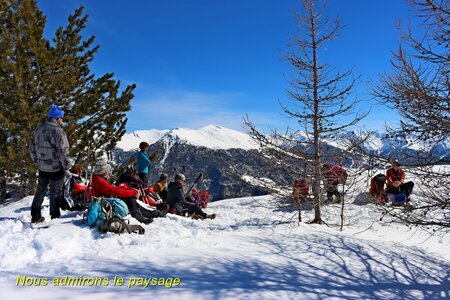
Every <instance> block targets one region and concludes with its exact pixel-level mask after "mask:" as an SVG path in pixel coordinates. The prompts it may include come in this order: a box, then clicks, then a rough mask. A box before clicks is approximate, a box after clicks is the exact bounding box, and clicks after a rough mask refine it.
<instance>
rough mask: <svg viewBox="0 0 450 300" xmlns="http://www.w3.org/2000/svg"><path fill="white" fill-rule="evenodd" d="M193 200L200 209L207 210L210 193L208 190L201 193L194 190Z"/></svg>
mask: <svg viewBox="0 0 450 300" xmlns="http://www.w3.org/2000/svg"><path fill="white" fill-rule="evenodd" d="M191 194H192V199H193V200H194V203H195V204H196V205H197V206H198V207H200V208H206V207H207V206H208V202H209V193H208V192H207V191H206V190H203V191H201V192H199V191H198V190H196V189H192V193H191Z"/></svg>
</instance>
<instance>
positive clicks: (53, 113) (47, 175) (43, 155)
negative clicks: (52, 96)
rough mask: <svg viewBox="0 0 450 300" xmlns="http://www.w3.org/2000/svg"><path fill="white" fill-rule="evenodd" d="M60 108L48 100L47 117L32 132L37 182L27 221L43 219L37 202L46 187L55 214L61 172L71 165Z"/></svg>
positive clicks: (58, 215)
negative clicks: (49, 103) (37, 173)
mask: <svg viewBox="0 0 450 300" xmlns="http://www.w3.org/2000/svg"><path fill="white" fill-rule="evenodd" d="M63 117H64V112H63V111H62V110H61V108H59V106H58V105H55V104H52V106H51V107H50V111H49V112H48V115H47V119H46V120H45V122H44V123H42V124H40V125H39V126H38V127H36V129H35V130H34V132H33V136H32V138H31V142H30V145H29V151H30V155H31V159H32V160H33V162H34V163H35V164H36V166H37V167H38V169H39V176H38V186H37V190H36V193H35V195H34V198H33V203H32V204H31V223H40V222H43V221H44V220H45V218H44V217H42V215H41V206H42V202H43V201H44V196H45V193H46V191H47V187H49V189H50V216H51V218H52V219H55V218H59V217H60V216H61V212H60V210H59V197H61V195H62V190H63V184H64V173H65V172H66V171H67V170H69V169H70V167H71V166H72V160H71V159H70V158H69V142H68V140H67V136H66V133H65V132H64V130H63V128H62V127H61V124H62V122H63Z"/></svg>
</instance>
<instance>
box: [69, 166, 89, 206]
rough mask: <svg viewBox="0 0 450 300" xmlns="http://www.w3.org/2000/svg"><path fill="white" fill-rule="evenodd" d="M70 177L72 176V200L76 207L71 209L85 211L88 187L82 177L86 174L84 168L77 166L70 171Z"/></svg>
mask: <svg viewBox="0 0 450 300" xmlns="http://www.w3.org/2000/svg"><path fill="white" fill-rule="evenodd" d="M69 172H70V175H71V176H72V198H73V202H74V203H75V206H74V207H72V208H71V210H84V209H85V208H86V206H85V204H86V203H85V201H84V200H85V193H86V189H87V186H86V184H85V182H84V180H83V178H82V177H81V175H82V174H83V172H84V168H83V166H81V165H79V164H75V165H73V166H72V168H70V170H69Z"/></svg>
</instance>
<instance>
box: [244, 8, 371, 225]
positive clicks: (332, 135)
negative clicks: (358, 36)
mask: <svg viewBox="0 0 450 300" xmlns="http://www.w3.org/2000/svg"><path fill="white" fill-rule="evenodd" d="M302 5H303V9H304V11H303V12H301V13H300V12H295V17H296V20H297V22H298V27H299V32H298V34H297V35H295V36H293V37H292V39H291V41H290V44H289V47H288V51H287V52H286V53H285V54H284V55H283V60H284V61H286V62H288V63H289V64H290V65H291V66H292V68H293V70H294V73H295V74H294V78H293V79H292V80H291V81H290V85H291V88H290V89H288V90H287V94H288V96H289V98H290V102H289V104H287V105H285V104H283V103H281V102H280V106H281V107H282V110H283V112H284V113H285V114H286V115H287V116H288V117H289V118H293V119H295V121H296V123H297V124H298V127H297V128H288V129H287V130H286V131H285V132H283V133H279V132H277V131H276V130H271V132H270V134H269V135H266V134H264V133H262V132H260V131H259V130H258V129H257V128H256V127H255V125H254V124H253V123H252V122H251V121H250V120H249V119H248V118H247V119H246V120H245V125H246V128H247V129H248V130H247V131H248V132H249V134H250V135H251V136H252V137H253V138H254V139H255V140H256V141H257V142H258V143H259V144H260V145H261V147H262V149H263V150H262V151H263V152H264V154H265V155H269V156H270V157H272V158H273V159H274V161H275V162H276V163H277V164H282V165H283V166H285V167H286V168H287V169H288V170H289V171H291V172H292V173H293V174H298V175H301V176H303V177H304V178H306V179H307V181H308V182H309V183H310V186H311V187H312V193H313V196H312V198H313V201H314V212H315V217H314V220H312V221H311V223H317V224H322V223H323V220H322V217H321V209H320V200H321V194H322V189H321V180H322V179H323V176H324V175H323V174H322V172H321V166H322V163H324V162H326V161H333V160H334V161H335V162H341V163H342V162H343V159H344V157H345V156H343V155H342V153H343V152H345V151H346V150H347V149H339V148H336V149H334V150H331V151H324V150H325V149H324V147H325V145H326V143H325V141H326V140H328V139H330V140H335V139H336V138H337V137H338V136H339V134H340V133H342V132H343V131H344V130H347V129H349V128H350V127H352V126H353V125H356V124H357V123H358V122H359V121H360V120H361V119H362V118H363V117H364V116H365V115H366V113H356V114H355V113H354V109H355V108H356V104H357V100H356V99H355V98H353V100H350V98H352V95H351V94H352V89H353V88H354V86H355V84H356V81H357V80H356V79H355V78H353V77H352V76H351V75H352V71H351V70H349V71H346V72H343V73H341V72H338V71H337V70H336V69H335V68H334V67H332V66H330V65H329V64H326V63H323V62H322V60H321V59H320V55H321V54H322V51H324V47H325V45H327V44H328V43H329V42H330V41H332V40H333V39H334V38H335V37H336V36H337V35H338V33H339V31H340V30H341V29H342V26H341V24H340V20H339V19H337V18H336V19H334V20H330V19H328V18H327V17H325V16H324V15H323V13H324V11H325V8H326V6H325V5H321V4H320V1H319V0H304V1H302Z"/></svg>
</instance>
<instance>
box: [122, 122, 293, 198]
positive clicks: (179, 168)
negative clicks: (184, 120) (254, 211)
mask: <svg viewBox="0 0 450 300" xmlns="http://www.w3.org/2000/svg"><path fill="white" fill-rule="evenodd" d="M141 135H142V136H144V135H143V134H141ZM130 137H132V138H130ZM135 137H136V135H133V134H130V135H127V136H126V137H125V139H126V140H127V141H129V140H132V139H133V140H132V141H133V143H134V144H136V145H139V142H140V141H139V140H137V139H135ZM122 141H123V140H122ZM119 145H121V144H119ZM128 149H132V148H131V147H125V148H123V149H120V148H119V147H117V149H116V150H115V151H114V158H115V159H116V162H117V163H119V164H122V163H125V162H126V161H127V160H128V159H129V158H130V157H131V156H132V155H133V154H134V153H135V151H130V150H128ZM155 152H156V153H158V155H157V158H156V160H155V161H154V162H153V164H152V166H151V169H150V172H149V173H150V174H149V175H150V182H155V181H156V180H157V179H158V177H159V174H160V173H162V172H165V173H168V174H169V176H170V177H173V175H174V174H175V173H177V172H183V173H185V175H186V176H187V179H188V181H187V184H188V185H189V184H191V183H192V182H193V181H194V180H195V178H197V176H198V175H199V173H203V181H202V182H200V183H199V184H198V185H197V187H198V188H201V189H203V188H206V189H208V191H209V193H210V195H211V196H212V197H213V199H217V200H218V199H223V198H231V197H239V196H256V195H261V194H266V193H267V192H268V191H267V190H266V189H265V188H263V187H260V186H258V185H257V184H255V182H254V181H251V180H249V178H255V179H260V178H267V179H269V180H273V181H277V182H279V181H280V180H281V181H283V182H291V181H292V179H293V177H292V176H290V175H289V174H288V173H287V172H286V171H285V170H282V169H281V168H279V167H275V166H273V164H272V163H271V161H270V160H269V159H268V158H266V157H264V156H262V155H261V153H260V152H259V151H258V146H257V145H256V144H255V143H254V142H253V140H252V139H251V138H250V136H248V135H247V134H245V133H242V132H239V131H236V130H232V129H228V128H224V127H220V126H216V125H208V126H205V127H202V128H200V129H198V130H193V129H186V128H176V129H173V130H170V131H166V132H165V134H164V135H162V137H161V138H160V139H159V140H157V141H156V142H154V143H153V144H152V145H151V147H150V149H149V153H155Z"/></svg>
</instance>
